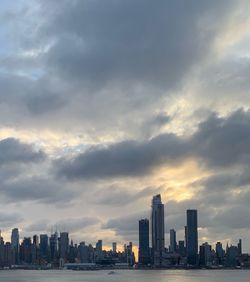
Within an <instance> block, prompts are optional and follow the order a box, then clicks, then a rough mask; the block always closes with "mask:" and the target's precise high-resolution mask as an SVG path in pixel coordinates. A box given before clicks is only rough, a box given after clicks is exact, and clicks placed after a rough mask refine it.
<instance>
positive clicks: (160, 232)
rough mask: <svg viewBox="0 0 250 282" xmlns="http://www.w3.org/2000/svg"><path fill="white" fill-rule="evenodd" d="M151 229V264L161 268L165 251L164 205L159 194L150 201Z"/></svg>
mask: <svg viewBox="0 0 250 282" xmlns="http://www.w3.org/2000/svg"><path fill="white" fill-rule="evenodd" d="M151 228H152V230H151V231H152V259H153V263H154V265H155V266H161V265H162V261H163V254H164V251H165V224H164V205H163V204H162V202H161V195H159V194H158V195H156V196H154V197H153V200H152V213H151Z"/></svg>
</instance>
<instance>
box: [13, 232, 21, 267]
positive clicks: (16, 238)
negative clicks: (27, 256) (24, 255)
mask: <svg viewBox="0 0 250 282" xmlns="http://www.w3.org/2000/svg"><path fill="white" fill-rule="evenodd" d="M11 249H12V254H13V262H14V264H19V256H20V245H19V231H18V228H14V229H12V232H11Z"/></svg>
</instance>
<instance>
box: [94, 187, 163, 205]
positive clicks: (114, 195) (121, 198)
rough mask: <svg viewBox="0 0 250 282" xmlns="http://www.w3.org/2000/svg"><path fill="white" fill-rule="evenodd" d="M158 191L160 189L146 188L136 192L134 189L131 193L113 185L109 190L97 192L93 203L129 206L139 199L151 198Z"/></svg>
mask: <svg viewBox="0 0 250 282" xmlns="http://www.w3.org/2000/svg"><path fill="white" fill-rule="evenodd" d="M159 191H160V188H158V189H157V188H154V187H146V188H144V189H142V190H140V191H138V192H137V191H135V189H133V191H132V192H129V191H126V190H125V189H124V188H123V187H116V186H114V185H113V186H111V187H109V188H105V189H104V190H103V192H101V191H98V192H97V193H96V197H95V201H96V203H97V204H101V205H112V206H121V205H129V204H132V203H134V202H136V201H138V200H140V199H144V198H146V197H149V196H150V197H151V196H152V194H154V193H158V192H159Z"/></svg>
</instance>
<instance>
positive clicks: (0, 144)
mask: <svg viewBox="0 0 250 282" xmlns="http://www.w3.org/2000/svg"><path fill="white" fill-rule="evenodd" d="M45 158H46V155H45V153H44V152H43V151H42V150H36V149H35V148H34V147H33V146H32V145H30V144H25V143H22V142H20V141H19V140H18V139H14V138H7V139H2V140H1V141H0V165H4V164H10V163H31V162H35V163H36V162H40V161H43V160H44V159H45Z"/></svg>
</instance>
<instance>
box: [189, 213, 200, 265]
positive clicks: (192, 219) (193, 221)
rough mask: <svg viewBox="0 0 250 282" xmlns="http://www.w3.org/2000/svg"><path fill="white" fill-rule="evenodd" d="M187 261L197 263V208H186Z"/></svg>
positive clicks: (192, 263) (191, 263)
mask: <svg viewBox="0 0 250 282" xmlns="http://www.w3.org/2000/svg"><path fill="white" fill-rule="evenodd" d="M187 263H188V264H190V265H197V264H198V221H197V210H187Z"/></svg>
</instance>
